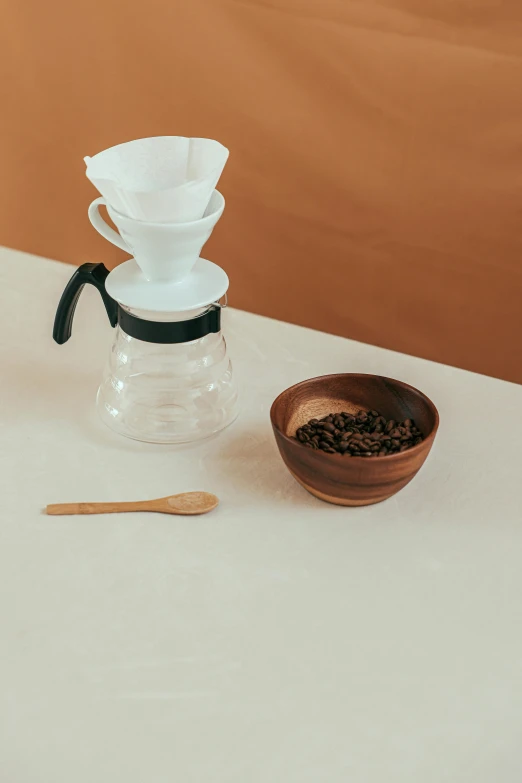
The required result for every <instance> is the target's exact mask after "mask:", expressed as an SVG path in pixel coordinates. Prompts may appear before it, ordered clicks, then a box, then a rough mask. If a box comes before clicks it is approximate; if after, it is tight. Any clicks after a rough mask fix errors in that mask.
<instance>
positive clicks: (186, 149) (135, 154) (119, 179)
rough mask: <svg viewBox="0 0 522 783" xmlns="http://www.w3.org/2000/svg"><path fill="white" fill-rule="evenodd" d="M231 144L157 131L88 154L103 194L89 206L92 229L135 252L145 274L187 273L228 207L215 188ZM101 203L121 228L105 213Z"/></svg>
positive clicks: (171, 276)
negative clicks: (100, 211)
mask: <svg viewBox="0 0 522 783" xmlns="http://www.w3.org/2000/svg"><path fill="white" fill-rule="evenodd" d="M227 158H228V150H227V148H226V147H224V146H223V145H222V144H220V143H219V142H217V141H214V140H213V139H199V138H194V139H191V138H185V137H183V136H156V137H152V138H147V139H136V140H135V141H129V142H127V143H125V144H118V145H117V146H115V147H110V148H109V149H107V150H104V151H103V152H100V153H98V154H97V155H94V156H93V157H92V158H85V162H86V164H87V171H86V174H87V177H88V178H89V179H90V180H91V182H92V183H93V184H94V185H95V186H96V187H97V188H98V190H99V191H100V193H101V194H102V196H101V198H98V199H96V200H95V201H93V203H92V204H91V206H90V207H89V218H90V220H91V223H92V224H93V226H94V228H95V229H96V230H97V231H98V232H99V233H100V234H101V235H102V236H103V237H105V239H108V240H109V242H112V243H113V244H115V245H116V246H117V247H120V248H121V249H122V250H125V251H126V252H128V253H130V255H132V256H134V258H135V259H136V262H137V263H138V265H139V267H140V268H141V270H142V271H143V274H144V275H145V278H146V279H147V280H149V281H165V282H171V283H175V282H179V281H181V280H183V279H184V278H186V277H187V275H189V274H190V272H191V270H192V269H193V267H194V264H195V263H196V261H197V259H198V258H199V254H200V252H201V248H202V247H203V245H204V244H205V242H206V241H207V240H208V238H209V237H210V234H211V233H212V230H213V228H214V226H215V225H216V223H217V221H218V220H219V218H220V217H221V214H222V213H223V209H224V206H225V201H224V199H223V196H222V195H221V194H220V193H218V192H217V191H216V190H215V187H216V184H217V182H218V180H219V177H220V176H221V173H222V171H223V168H224V166H225V163H226V161H227ZM102 204H103V205H105V206H106V207H107V211H108V213H109V216H110V218H111V220H112V221H113V223H114V224H115V225H116V227H117V229H118V231H119V233H117V232H116V231H114V229H112V228H111V227H110V226H109V225H107V223H106V222H105V221H104V220H103V218H102V217H101V215H100V213H99V207H100V205H102Z"/></svg>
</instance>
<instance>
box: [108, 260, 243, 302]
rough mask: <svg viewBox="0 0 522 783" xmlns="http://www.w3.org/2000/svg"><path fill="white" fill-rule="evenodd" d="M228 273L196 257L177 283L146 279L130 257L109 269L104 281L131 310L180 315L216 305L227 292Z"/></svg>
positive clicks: (119, 300)
mask: <svg viewBox="0 0 522 783" xmlns="http://www.w3.org/2000/svg"><path fill="white" fill-rule="evenodd" d="M228 286H229V282H228V276H227V273H226V272H225V271H224V270H223V269H221V267H220V266H218V265H217V264H214V263H212V261H207V260H206V259H204V258H198V260H197V261H196V263H195V265H194V269H193V270H192V272H191V273H190V275H189V276H188V277H187V278H186V279H185V280H182V281H181V282H179V283H160V282H154V281H152V280H146V279H145V276H144V274H143V272H142V271H141V269H140V268H139V266H138V264H137V263H136V261H135V260H134V259H133V258H131V259H130V260H129V261H125V262H124V263H123V264H120V265H119V266H117V267H116V268H115V269H113V270H112V272H111V273H110V275H109V276H108V278H107V280H106V282H105V288H106V289H107V292H108V293H109V294H110V296H112V298H113V299H116V301H117V302H120V303H121V304H123V305H126V306H127V307H130V308H131V309H132V310H147V311H149V312H154V313H183V312H186V311H188V310H195V309H197V308H199V307H206V306H207V305H209V304H212V302H218V301H219V300H220V299H221V297H222V296H224V294H226V292H227V290H228Z"/></svg>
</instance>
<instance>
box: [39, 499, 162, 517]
mask: <svg viewBox="0 0 522 783" xmlns="http://www.w3.org/2000/svg"><path fill="white" fill-rule="evenodd" d="M159 510H160V509H158V508H155V506H154V503H151V502H150V501H137V502H132V503H51V505H49V506H47V508H46V513H47V514H52V515H62V514H116V513H119V512H120V511H159Z"/></svg>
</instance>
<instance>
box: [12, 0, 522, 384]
mask: <svg viewBox="0 0 522 783" xmlns="http://www.w3.org/2000/svg"><path fill="white" fill-rule="evenodd" d="M2 16H3V24H2V28H1V31H0V58H1V62H2V71H3V73H2V75H1V76H2V78H1V83H0V99H1V106H2V122H1V130H0V172H1V184H0V243H3V244H7V245H10V246H13V247H17V248H20V249H23V250H28V251H31V252H34V253H38V254H41V255H46V256H50V257H55V258H59V259H62V260H64V261H70V262H71V263H74V264H79V263H81V262H83V261H86V260H105V261H106V262H107V263H108V264H109V265H113V264H115V263H117V262H119V261H121V260H123V259H124V258H125V256H124V255H123V254H122V253H120V252H119V251H118V250H116V249H115V248H113V247H111V246H109V245H108V244H107V243H106V242H105V241H104V240H103V239H101V237H99V236H98V235H97V234H96V233H95V232H94V230H93V229H91V227H90V225H89V223H88V221H87V214H86V209H87V205H88V203H89V201H90V200H91V199H92V198H94V197H95V195H96V193H95V191H94V189H93V188H92V186H91V185H90V183H89V182H88V181H87V180H86V179H85V176H84V164H83V160H82V158H83V156H84V155H92V154H95V153H96V152H98V151H100V150H101V149H103V148H105V147H108V146H110V145H112V144H115V143H118V142H121V141H125V140H129V139H132V138H136V137H139V136H148V135H158V134H170V133H172V134H180V135H201V136H211V137H215V138H217V139H219V140H220V141H222V142H223V143H225V144H226V145H227V146H229V147H230V149H231V158H230V162H229V164H228V166H227V169H226V173H225V175H224V177H223V179H222V182H221V189H222V190H223V192H224V194H225V196H226V198H227V209H226V211H225V216H224V218H223V220H222V221H221V224H220V225H219V226H218V228H217V229H216V232H215V235H214V237H213V238H212V240H211V242H210V243H209V247H208V248H207V255H208V256H209V257H211V258H213V259H214V260H216V261H217V262H218V263H220V264H221V265H222V266H224V267H225V269H226V270H227V271H228V272H229V274H230V277H231V280H232V288H231V303H232V304H234V305H236V306H238V307H242V308H246V309H248V310H252V311H255V312H260V313H264V314H267V315H271V316H275V317H277V318H282V319H285V320H290V321H294V322H296V323H300V324H305V325H308V326H312V327H316V328H319V329H324V330H327V331H332V332H335V333H338V334H342V335H346V336H349V337H354V338H357V339H360V340H364V341H368V342H373V343H377V344H381V345H385V346H389V347H392V348H396V349H398V350H402V351H406V352H409V353H413V354H417V355H420V356H426V357H430V358H433V359H437V360H440V361H444V362H448V363H451V364H456V365H459V366H462V367H466V368H470V369H474V370H479V371H482V372H485V373H490V374H493V375H498V376H500V377H504V378H508V379H512V380H516V381H519V382H522V307H521V299H522V271H521V259H522V226H521V216H522V214H521V213H522V209H521V197H522V165H521V164H522V3H520V0H473V2H470V1H469V0H451V2H450V0H184V1H182V0H147V2H143V3H142V2H139V1H138V0H104V2H96V0H89V1H88V2H87V0H74V2H71V1H70V0H47V1H46V2H45V3H44V2H41V0H25V2H23V3H20V4H15V3H13V2H11V3H7V2H4V4H3V8H2ZM354 369H355V368H354Z"/></svg>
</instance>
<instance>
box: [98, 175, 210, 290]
mask: <svg viewBox="0 0 522 783" xmlns="http://www.w3.org/2000/svg"><path fill="white" fill-rule="evenodd" d="M102 204H104V205H105V206H106V207H107V212H108V213H109V216H110V218H111V220H112V222H113V223H114V224H115V226H116V227H117V228H118V231H119V233H118V232H117V231H114V229H113V228H111V227H110V226H109V225H108V224H107V223H106V222H105V220H104V219H103V218H102V216H101V215H100V213H99V207H100V205H102ZM224 208H225V199H224V198H223V196H222V195H221V193H219V192H218V191H217V190H215V191H214V192H213V193H212V195H211V198H210V203H209V204H208V207H207V209H206V211H205V214H204V216H203V217H202V218H201V219H200V220H193V221H191V222H188V223H151V222H145V221H143V220H133V219H132V218H129V217H126V216H125V215H122V214H120V213H119V212H117V211H116V210H115V209H113V208H112V207H111V206H110V205H109V204H108V203H107V201H106V199H105V198H103V197H100V198H97V199H95V200H94V201H93V202H92V204H91V205H90V207H89V219H90V221H91V223H92V225H93V226H94V228H95V229H96V230H97V231H98V232H99V233H100V234H101V235H102V236H103V237H105V239H107V240H108V241H109V242H112V244H113V245H116V246H117V247H120V248H121V249H122V250H125V252H127V253H129V254H130V255H131V256H134V258H135V259H136V262H137V263H138V265H139V267H140V268H141V270H142V272H143V274H144V275H145V277H146V278H147V280H150V281H165V282H171V283H177V282H180V281H181V280H184V279H185V278H186V277H187V275H189V274H190V272H191V271H192V269H193V267H194V264H195V263H196V261H197V260H198V258H199V256H200V253H201V249H202V247H203V245H204V244H205V242H206V241H207V240H208V238H209V237H210V235H211V233H212V231H213V229H214V226H215V225H216V223H217V222H218V220H219V218H220V217H221V215H222V214H223V210H224Z"/></svg>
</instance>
